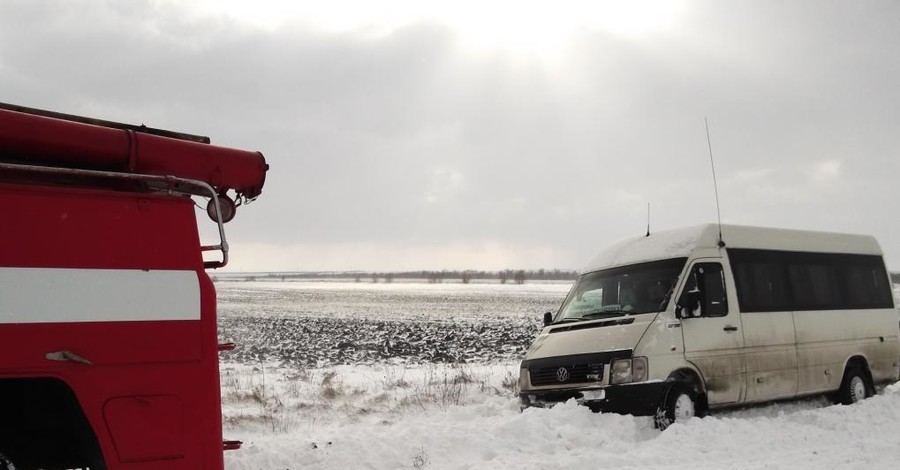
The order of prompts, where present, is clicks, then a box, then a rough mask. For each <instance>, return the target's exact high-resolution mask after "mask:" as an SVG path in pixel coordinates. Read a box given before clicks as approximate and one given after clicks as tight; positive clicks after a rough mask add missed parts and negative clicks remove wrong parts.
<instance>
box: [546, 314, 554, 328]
mask: <svg viewBox="0 0 900 470" xmlns="http://www.w3.org/2000/svg"><path fill="white" fill-rule="evenodd" d="M551 323H553V314H552V313H550V312H544V326H547V325H549V324H551Z"/></svg>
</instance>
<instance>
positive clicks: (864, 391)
mask: <svg viewBox="0 0 900 470" xmlns="http://www.w3.org/2000/svg"><path fill="white" fill-rule="evenodd" d="M873 391H874V388H873V387H872V384H871V383H870V382H869V374H866V371H865V370H864V369H863V368H862V367H860V366H858V365H855V364H853V365H850V366H848V367H847V370H846V371H844V378H843V380H841V388H839V389H838V392H837V395H835V401H836V402H837V403H840V404H842V405H852V404H854V403H859V402H861V401H863V400H865V399H866V398H869V397H871V396H872V394H873Z"/></svg>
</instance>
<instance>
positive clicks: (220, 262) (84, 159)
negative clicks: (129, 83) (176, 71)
mask: <svg viewBox="0 0 900 470" xmlns="http://www.w3.org/2000/svg"><path fill="white" fill-rule="evenodd" d="M267 170H268V165H267V164H266V162H265V159H264V158H263V156H262V155H261V154H259V153H257V152H248V151H242V150H236V149H230V148H224V147H217V146H213V145H211V144H209V140H208V139H206V138H203V137H199V136H192V135H187V134H179V133H174V132H168V131H162V130H158V129H150V128H146V127H144V126H131V125H125V124H119V123H112V122H107V121H100V120H96V119H90V118H83V117H78V116H70V115H62V114H59V113H53V112H46V111H41V110H35V109H29V108H22V107H19V106H12V105H5V104H0V201H2V205H0V456H2V457H0V469H3V467H4V465H6V466H8V467H10V468H12V467H11V466H10V465H11V464H14V465H15V468H17V469H23V468H24V469H31V468H35V469H37V468H40V469H45V470H51V469H90V470H102V469H109V470H112V469H140V470H153V469H158V470H163V469H166V470H170V469H185V470H188V469H190V470H197V469H222V468H223V457H222V451H223V448H233V447H235V446H236V443H233V442H223V439H222V427H221V421H222V418H221V399H220V389H219V366H218V350H219V345H218V342H217V326H216V294H215V289H214V286H213V283H212V282H211V280H210V278H209V277H208V276H207V274H206V269H208V268H216V267H221V266H224V264H225V263H227V253H228V244H227V242H226V241H225V234H224V229H223V223H224V222H225V221H227V220H230V218H231V217H232V216H233V215H234V210H235V205H240V204H242V203H246V202H249V201H251V200H253V199H255V198H256V197H257V196H259V194H260V192H261V191H262V187H263V184H264V182H265V174H266V171H267ZM203 198H205V199H207V200H208V201H209V203H208V210H207V211H206V212H207V213H208V214H209V215H210V216H211V217H212V218H213V219H214V223H216V224H217V225H218V229H219V231H218V233H219V237H220V239H219V242H218V243H217V244H213V245H203V244H201V241H200V236H199V232H198V228H197V220H196V216H195V213H196V212H197V210H196V207H195V206H196V202H197V201H199V200H202V199H203ZM235 202H236V203H237V204H235ZM204 252H218V253H219V254H218V255H216V254H214V253H213V254H207V255H206V257H207V258H212V259H211V260H210V259H204ZM4 462H6V463H4ZM10 463H11V464H10Z"/></svg>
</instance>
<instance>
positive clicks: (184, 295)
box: [0, 268, 200, 324]
mask: <svg viewBox="0 0 900 470" xmlns="http://www.w3.org/2000/svg"><path fill="white" fill-rule="evenodd" d="M199 319H200V281H199V279H198V278H197V273H196V272H195V271H169V270H165V271H163V270H152V271H143V270H132V269H59V268H0V324H10V323H82V322H117V321H122V322H124V321H167V320H199Z"/></svg>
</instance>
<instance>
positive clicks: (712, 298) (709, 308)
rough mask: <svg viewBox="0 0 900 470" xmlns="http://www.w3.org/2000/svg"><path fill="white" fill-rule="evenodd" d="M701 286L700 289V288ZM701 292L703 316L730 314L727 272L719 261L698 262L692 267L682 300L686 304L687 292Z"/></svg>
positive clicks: (701, 312) (701, 311) (701, 313)
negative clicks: (726, 292)
mask: <svg viewBox="0 0 900 470" xmlns="http://www.w3.org/2000/svg"><path fill="white" fill-rule="evenodd" d="M698 286H699V289H698ZM698 290H699V292H700V311H699V312H698V314H699V316H701V317H724V316H725V315H728V298H727V296H726V294H725V273H724V272H723V271H722V265H721V264H719V263H697V264H695V265H694V267H693V268H691V273H690V274H689V275H688V278H687V284H685V288H684V291H682V294H681V297H682V301H681V302H679V304H680V305H684V304H685V300H684V299H685V295H686V293H687V292H691V291H698Z"/></svg>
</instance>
